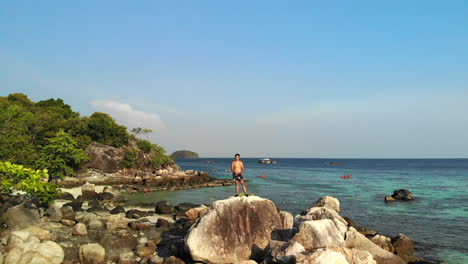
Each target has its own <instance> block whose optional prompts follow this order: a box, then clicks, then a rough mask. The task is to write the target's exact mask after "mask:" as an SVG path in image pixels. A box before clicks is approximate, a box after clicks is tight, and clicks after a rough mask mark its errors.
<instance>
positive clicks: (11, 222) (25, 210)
mask: <svg viewBox="0 0 468 264" xmlns="http://www.w3.org/2000/svg"><path fill="white" fill-rule="evenodd" d="M1 218H2V219H3V221H4V222H5V224H6V225H7V226H8V227H10V228H13V227H19V228H25V227H28V226H32V225H36V224H38V223H39V218H40V217H39V211H38V210H37V208H36V207H35V206H34V205H33V204H18V205H15V206H12V207H10V208H8V210H7V211H6V213H5V214H3V216H1Z"/></svg>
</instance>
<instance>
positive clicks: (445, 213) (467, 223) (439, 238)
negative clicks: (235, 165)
mask: <svg viewBox="0 0 468 264" xmlns="http://www.w3.org/2000/svg"><path fill="white" fill-rule="evenodd" d="M207 160H210V161H214V162H215V163H207V162H206V161H207ZM242 160H243V161H244V163H245V166H246V171H245V178H246V179H247V180H248V182H247V183H246V184H247V188H248V191H249V192H250V193H254V194H255V195H257V196H261V197H265V198H268V199H271V200H272V201H274V202H275V204H276V206H277V207H278V208H279V209H280V210H285V211H289V212H291V213H292V214H298V213H300V212H301V211H302V210H304V209H306V208H308V207H309V206H310V205H311V204H312V203H313V202H314V201H315V200H316V199H318V198H320V197H321V196H324V195H330V196H333V197H336V198H338V199H339V200H340V202H341V215H343V216H348V217H351V218H352V219H353V220H354V221H355V222H356V224H358V225H363V226H366V227H368V228H370V229H374V230H376V231H378V232H380V233H382V234H385V235H387V236H391V237H393V236H395V235H397V234H399V233H403V234H405V235H407V236H409V237H410V238H411V239H413V240H414V241H415V248H416V253H417V255H418V256H420V257H424V258H425V259H429V260H431V259H432V260H434V259H437V260H444V261H445V262H446V263H448V264H460V263H467V264H468V159H296V158H294V159H292V158H278V159H273V158H272V160H275V161H278V163H277V164H260V163H258V162H257V161H258V159H254V158H246V159H242ZM231 161H232V159H230V158H211V159H192V160H178V161H177V164H178V165H179V166H181V167H182V169H184V170H188V169H195V170H199V171H207V172H209V173H210V175H211V176H214V177H217V178H231V173H230V172H226V170H227V169H229V166H230V163H231ZM328 162H337V164H328ZM213 169H216V170H217V171H213ZM262 173H264V174H265V176H266V177H265V178H259V177H258V176H259V175H261V174H262ZM343 174H352V177H351V178H350V179H342V178H340V176H342V175H343ZM396 189H408V190H409V191H411V192H412V193H413V195H414V196H415V197H416V200H414V201H411V202H394V203H384V197H385V196H386V195H391V194H392V193H393V190H396ZM234 193H235V190H234V186H227V187H214V188H203V189H194V190H183V191H175V192H153V193H149V194H135V195H133V196H132V197H131V200H130V201H129V202H130V203H134V204H135V203H152V202H155V201H158V200H162V199H166V200H168V201H170V202H171V203H172V204H177V203H181V202H193V203H205V204H208V203H211V202H212V201H213V200H215V199H216V200H218V199H224V198H226V197H228V196H230V195H233V194H234Z"/></svg>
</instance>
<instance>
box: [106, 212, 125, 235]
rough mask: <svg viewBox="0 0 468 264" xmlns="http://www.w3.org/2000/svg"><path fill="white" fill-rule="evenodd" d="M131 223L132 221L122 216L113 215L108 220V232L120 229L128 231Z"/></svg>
mask: <svg viewBox="0 0 468 264" xmlns="http://www.w3.org/2000/svg"><path fill="white" fill-rule="evenodd" d="M129 222H130V221H128V220H127V219H126V218H125V217H123V216H121V215H111V216H109V218H108V219H107V222H106V229H107V230H108V231H114V230H116V229H119V228H123V229H126V228H127V225H128V223H129Z"/></svg>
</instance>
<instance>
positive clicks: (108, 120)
mask: <svg viewBox="0 0 468 264" xmlns="http://www.w3.org/2000/svg"><path fill="white" fill-rule="evenodd" d="M87 135H88V136H89V137H90V138H91V139H92V140H93V141H97V142H99V143H102V144H106V145H111V146H114V147H117V148H118V147H121V146H124V145H127V144H128V139H129V135H128V132H127V128H126V127H125V126H121V125H119V124H117V123H115V121H114V119H112V117H110V116H109V115H108V114H105V113H99V112H96V113H94V114H92V115H91V116H90V117H89V119H88V131H87Z"/></svg>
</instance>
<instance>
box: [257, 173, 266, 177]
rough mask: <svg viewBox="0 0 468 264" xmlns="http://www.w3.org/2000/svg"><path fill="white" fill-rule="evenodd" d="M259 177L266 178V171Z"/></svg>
mask: <svg viewBox="0 0 468 264" xmlns="http://www.w3.org/2000/svg"><path fill="white" fill-rule="evenodd" d="M258 177H259V178H265V177H266V176H265V173H262V175H260V176H258Z"/></svg>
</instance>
